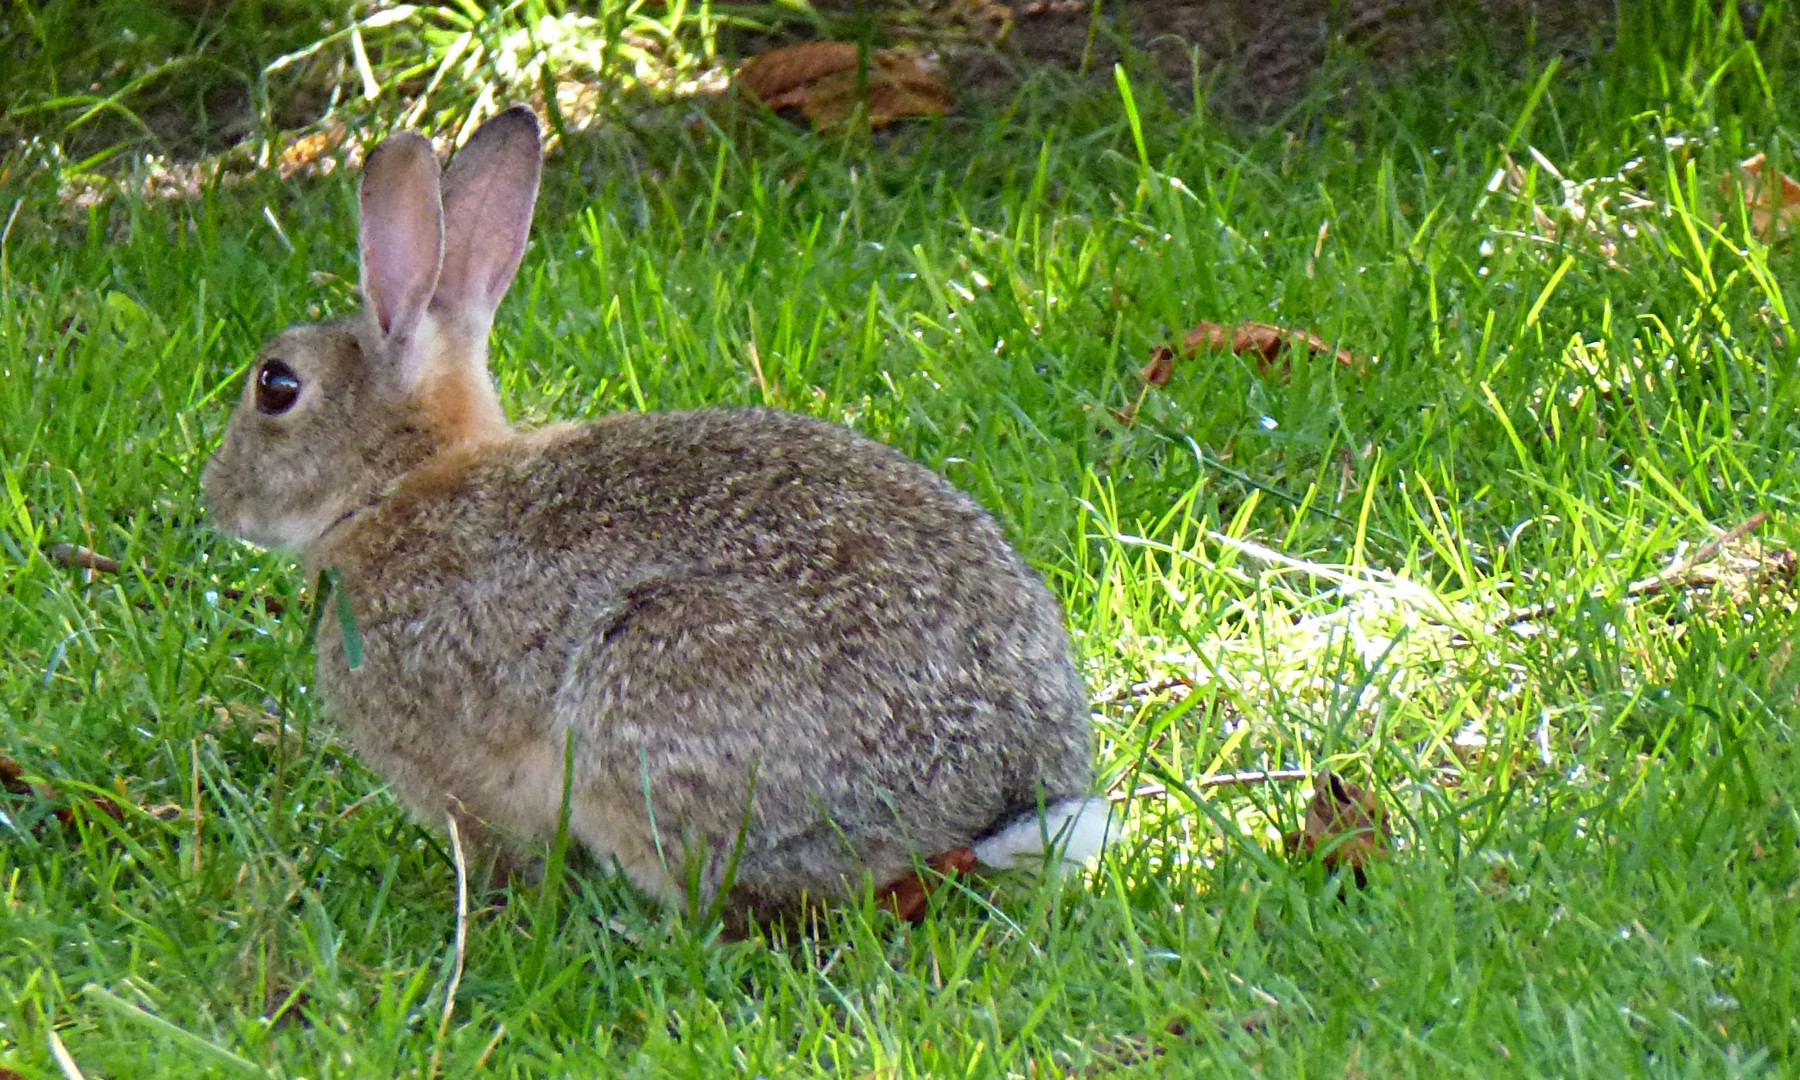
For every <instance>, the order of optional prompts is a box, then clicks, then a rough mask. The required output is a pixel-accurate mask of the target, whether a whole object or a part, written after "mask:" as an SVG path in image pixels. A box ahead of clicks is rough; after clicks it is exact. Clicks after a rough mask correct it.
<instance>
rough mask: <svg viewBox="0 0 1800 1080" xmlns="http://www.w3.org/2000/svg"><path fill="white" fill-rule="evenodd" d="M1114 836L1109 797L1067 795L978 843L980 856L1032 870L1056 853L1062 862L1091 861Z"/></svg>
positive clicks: (986, 861)
mask: <svg viewBox="0 0 1800 1080" xmlns="http://www.w3.org/2000/svg"><path fill="white" fill-rule="evenodd" d="M1113 838H1114V832H1113V825H1112V807H1111V805H1110V804H1109V803H1108V802H1107V800H1106V798H1105V797H1104V796H1100V795H1092V796H1088V797H1087V798H1079V799H1062V800H1060V801H1057V802H1053V803H1051V804H1050V805H1048V806H1046V807H1044V808H1043V810H1042V811H1041V812H1039V811H1033V812H1031V813H1029V814H1025V815H1023V816H1021V817H1019V818H1016V819H1014V820H1013V821H1010V822H1008V823H1007V824H1005V825H1002V826H1001V827H1000V828H999V829H997V830H995V831H994V832H992V833H989V834H988V835H987V836H984V837H982V838H981V839H980V840H977V841H975V844H974V846H973V849H974V852H975V858H976V859H977V860H978V861H980V862H981V863H983V864H984V865H987V866H992V867H996V868H1000V869H1013V868H1017V869H1033V868H1037V867H1041V866H1042V865H1043V864H1044V861H1045V857H1046V856H1047V855H1051V854H1054V855H1055V856H1056V858H1057V861H1058V862H1060V863H1062V864H1063V865H1076V866H1079V865H1080V864H1082V863H1085V862H1087V861H1088V860H1089V859H1091V858H1093V857H1094V856H1096V855H1098V854H1100V850H1101V849H1102V848H1104V847H1105V846H1106V845H1107V843H1108V842H1109V841H1110V840H1112V839H1113Z"/></svg>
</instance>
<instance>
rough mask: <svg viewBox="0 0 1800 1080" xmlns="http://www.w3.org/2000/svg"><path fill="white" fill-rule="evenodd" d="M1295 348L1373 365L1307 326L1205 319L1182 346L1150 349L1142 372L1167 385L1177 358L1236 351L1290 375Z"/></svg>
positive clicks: (1268, 371)
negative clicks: (1290, 358)
mask: <svg viewBox="0 0 1800 1080" xmlns="http://www.w3.org/2000/svg"><path fill="white" fill-rule="evenodd" d="M1294 349H1304V350H1306V352H1307V353H1308V354H1309V355H1315V356H1316V355H1319V354H1324V355H1327V356H1331V357H1333V358H1334V359H1336V360H1337V362H1338V363H1339V364H1340V365H1341V366H1343V367H1346V368H1349V369H1350V370H1351V371H1354V372H1356V373H1357V374H1358V375H1361V374H1364V373H1366V372H1367V371H1368V369H1369V365H1368V361H1367V360H1365V359H1364V358H1362V357H1360V356H1357V355H1356V354H1355V353H1353V352H1351V351H1350V350H1349V349H1338V348H1333V347H1332V346H1331V344H1330V343H1329V342H1327V341H1326V340H1325V339H1324V338H1322V337H1320V336H1319V335H1317V334H1314V333H1311V332H1309V331H1306V330H1288V329H1285V328H1283V327H1280V326H1273V325H1271V324H1269V323H1261V322H1244V323H1239V324H1238V325H1236V326H1224V325H1222V324H1220V323H1215V322H1201V323H1200V324H1199V325H1198V326H1195V327H1194V328H1193V329H1192V330H1189V331H1188V332H1187V334H1186V335H1185V336H1184V337H1183V338H1182V340H1181V344H1180V345H1179V346H1174V345H1158V346H1157V347H1156V348H1154V349H1152V350H1150V362H1149V363H1148V364H1146V365H1144V370H1143V371H1142V372H1141V373H1140V374H1142V376H1143V378H1144V381H1145V382H1147V383H1149V384H1150V385H1151V386H1165V385H1167V384H1168V382H1169V380H1170V379H1171V378H1173V377H1174V375H1175V361H1176V360H1177V359H1182V360H1186V359H1191V358H1193V357H1194V356H1197V355H1199V354H1200V353H1201V352H1209V353H1213V352H1233V353H1237V354H1238V355H1240V356H1243V355H1248V356H1251V357H1252V358H1254V359H1255V361H1256V366H1257V369H1258V370H1260V371H1261V372H1262V373H1263V374H1264V375H1266V376H1271V377H1276V378H1286V377H1287V376H1288V374H1289V367H1288V360H1287V356H1288V353H1289V352H1291V351H1292V350H1294Z"/></svg>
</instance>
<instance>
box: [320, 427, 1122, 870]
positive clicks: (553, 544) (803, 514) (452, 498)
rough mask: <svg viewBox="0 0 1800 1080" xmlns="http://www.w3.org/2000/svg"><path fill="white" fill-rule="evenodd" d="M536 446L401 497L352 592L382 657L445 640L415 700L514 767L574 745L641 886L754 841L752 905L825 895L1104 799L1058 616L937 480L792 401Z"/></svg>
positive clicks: (748, 862) (587, 833) (451, 472)
mask: <svg viewBox="0 0 1800 1080" xmlns="http://www.w3.org/2000/svg"><path fill="white" fill-rule="evenodd" d="M531 438H535V439H537V440H538V442H539V445H538V448H537V451H536V452H535V453H532V454H529V455H521V454H518V453H517V452H516V451H515V452H512V453H500V454H495V455H494V456H493V457H492V459H491V460H482V459H481V458H480V457H479V456H477V457H476V458H475V459H474V460H471V461H469V462H467V463H466V465H464V466H460V467H455V468H447V469H445V470H444V471H443V474H442V475H433V474H432V473H431V471H430V469H429V467H428V468H427V469H426V470H422V471H421V473H420V474H419V475H417V476H414V477H409V478H408V480H407V481H405V482H403V483H402V484H401V485H400V486H399V488H398V489H397V490H396V491H395V492H394V493H393V495H391V496H390V497H389V498H388V499H387V500H386V502H385V503H384V504H383V505H382V507H381V508H380V512H379V516H380V518H381V519H382V520H381V521H380V523H379V524H378V525H374V527H372V528H370V529H368V530H366V533H367V536H368V538H369V541H370V542H369V543H368V544H367V545H361V546H360V547H361V551H360V555H361V557H360V558H359V559H353V560H351V561H354V562H357V563H358V565H357V567H356V570H355V573H354V574H347V577H364V576H366V583H365V586H364V588H363V590H362V591H363V594H364V595H365V596H366V597H368V598H369V599H368V600H367V601H366V602H365V603H366V606H368V607H370V608H371V611H370V615H369V621H370V622H371V624H372V629H371V630H370V632H369V633H368V636H369V637H370V638H371V639H372V640H371V644H370V655H371V659H372V660H374V659H375V655H376V653H377V652H378V651H379V649H380V647H381V643H382V642H381V639H382V638H383V637H384V635H385V634H386V633H389V632H398V633H400V634H403V635H407V636H411V637H414V638H416V637H418V636H419V635H426V636H429V637H431V638H432V639H433V640H432V641H431V643H430V646H429V648H426V649H423V650H421V649H416V648H404V647H403V648H401V649H399V650H397V651H396V653H395V654H394V655H396V656H398V655H399V654H400V653H405V654H406V655H408V656H409V657H412V658H413V659H412V660H411V661H409V662H410V663H412V664H413V665H414V667H413V669H412V670H410V671H408V672H406V675H408V676H410V681H411V682H413V683H414V684H415V685H416V688H417V690H418V692H419V693H423V694H431V693H437V694H440V695H443V696H444V697H445V698H446V699H454V700H453V701H452V700H446V701H445V703H444V707H445V708H462V709H465V710H466V709H471V708H473V709H477V710H486V711H487V713H488V714H489V715H491V717H492V718H493V719H492V720H491V721H490V722H491V723H495V724H497V725H500V726H501V727H510V728H514V729H516V731H511V732H507V731H494V732H492V733H491V734H490V738H491V740H492V742H493V743H494V744H495V745H496V746H499V747H504V746H507V745H513V744H515V743H516V744H518V745H532V746H541V745H543V744H544V743H545V738H544V736H545V731H544V730H543V728H542V726H541V725H542V724H544V723H545V721H546V719H547V720H548V721H549V723H550V724H551V725H552V726H553V728H554V732H566V733H567V737H568V738H569V739H570V740H571V741H572V745H573V746H574V750H575V755H576V757H575V762H574V765H575V768H576V771H577V774H578V776H577V783H576V785H575V790H574V794H573V798H574V800H575V804H574V812H573V814H572V828H573V829H574V830H575V831H576V833H577V835H579V836H581V838H582V839H584V840H586V841H587V842H588V843H589V844H590V846H592V847H595V848H597V849H599V850H601V851H602V852H603V853H608V852H609V853H611V854H613V855H615V856H617V857H618V858H619V860H620V861H621V862H622V863H623V864H624V865H625V866H626V867H627V869H633V868H634V864H643V865H642V866H640V867H638V870H639V871H640V872H635V873H634V874H633V876H634V877H637V878H638V879H639V880H640V882H646V883H648V881H647V879H653V878H655V876H656V871H655V870H654V867H653V866H651V864H653V863H655V862H658V861H660V860H662V859H664V858H666V856H667V852H666V850H662V848H661V847H660V846H658V845H657V844H655V843H648V844H647V843H646V842H645V839H644V838H645V837H650V838H651V840H652V841H655V840H656V834H658V833H661V832H668V833H671V834H680V835H683V836H686V837H687V840H685V841H683V842H684V843H687V844H689V845H690V847H695V846H698V847H704V848H705V849H706V850H707V852H708V853H709V854H708V855H707V856H706V857H705V858H704V859H703V860H702V865H703V869H704V870H705V872H706V874H707V875H708V876H709V877H717V876H718V875H720V874H722V873H724V871H725V867H724V865H723V863H722V862H721V861H720V860H719V859H718V858H715V857H713V856H716V855H720V854H730V853H731V849H732V848H733V847H734V846H736V845H737V843H738V842H737V841H736V840H735V839H734V836H735V833H736V832H738V831H743V832H744V833H745V840H744V842H743V844H742V850H741V851H740V852H738V854H737V866H736V867H735V879H734V880H735V881H736V882H737V884H738V886H739V888H740V891H742V892H744V893H745V894H746V895H749V896H751V897H756V898H763V899H768V900H770V901H771V902H777V901H779V900H781V899H783V898H785V897H788V896H791V895H793V894H795V893H797V892H798V891H801V890H806V891H810V892H813V893H815V894H817V893H819V892H829V891H832V889H833V884H834V883H837V882H841V880H842V879H843V878H844V877H845V876H853V875H854V873H855V871H856V870H858V869H868V870H870V871H872V872H874V873H875V874H876V875H877V876H878V877H880V876H882V875H895V874H898V873H899V872H901V871H903V870H904V869H905V868H906V866H907V865H908V863H909V860H910V859H911V858H912V857H913V856H914V855H918V854H929V853H931V852H933V851H937V850H944V849H948V848H951V847H955V846H960V845H962V844H966V843H968V842H969V840H970V839H972V838H973V837H975V836H976V835H979V834H980V833H982V832H983V831H985V830H987V829H989V828H991V827H993V826H994V825H995V824H997V823H998V822H999V821H1001V820H1002V819H1004V818H1005V817H1006V816H1008V815H1009V814H1015V813H1018V812H1021V811H1026V810H1030V809H1032V808H1033V807H1035V806H1037V805H1038V803H1039V800H1049V799H1055V798H1058V797H1064V796H1070V795H1080V794H1085V793H1086V791H1087V789H1088V785H1089V784H1090V783H1091V780H1092V774H1091V769H1092V766H1091V761H1092V746H1091V735H1090V725H1089V720H1088V711H1087V701H1086V693H1085V689H1084V688H1083V686H1082V683H1081V680H1080V678H1079V676H1078V675H1077V674H1076V672H1075V669H1074V666H1073V663H1072V661H1071V657H1070V651H1069V645H1068V640H1067V637H1066V634H1065V632H1064V630H1063V627H1062V624H1061V618H1060V612H1059V609H1058V607H1057V605H1056V603H1055V601H1054V599H1053V598H1052V597H1051V595H1050V593H1049V591H1048V590H1047V589H1046V588H1045V587H1044V585H1043V584H1042V582H1041V581H1040V580H1039V579H1038V578H1037V576H1036V575H1035V573H1033V571H1032V570H1031V569H1030V568H1029V567H1028V566H1027V565H1026V564H1025V563H1024V561H1023V560H1022V559H1021V558H1020V557H1019V556H1018V555H1017V554H1016V553H1015V552H1014V550H1013V549H1012V548H1011V547H1010V546H1009V545H1008V544H1007V543H1006V541H1005V539H1004V537H1003V535H1002V533H1001V532H1000V530H999V528H998V526H997V525H996V524H995V523H994V522H993V520H992V519H991V518H990V517H989V516H988V515H987V514H986V512H985V511H983V510H982V509H981V508H980V507H979V506H977V505H976V504H975V502H974V501H973V500H971V499H970V498H968V497H967V496H966V495H963V494H962V493H961V492H958V491H957V490H956V489H955V488H954V487H952V486H951V485H950V484H949V483H948V482H946V481H945V480H944V479H943V478H941V477H939V476H938V475H937V474H935V473H933V472H932V471H930V470H929V469H926V468H925V467H923V466H921V465H919V464H917V463H915V462H913V461H911V460H909V459H907V458H906V457H904V456H903V455H901V454H900V453H898V452H897V451H894V450H892V449H890V448H888V447H886V446H883V445H881V444H879V443H875V442H873V441H871V440H868V439H865V438H863V437H861V436H858V435H856V434H854V433H853V432H851V431H849V430H848V429H846V428H843V427H840V426H836V425H832V424H828V423H825V422H822V421H818V420H813V419H810V418H806V417H802V416H799V415H796V414H791V413H785V412H779V411H773V410H760V409H742V410H733V409H712V410H701V411H696V412H685V413H649V414H622V415H616V416H611V417H608V418H605V419H602V420H600V421H598V422H596V423H594V424H592V425H590V426H587V427H583V428H574V429H563V430H561V431H558V432H545V433H540V434H539V435H536V436H531ZM372 524H373V523H372ZM352 588H353V589H354V588H356V585H355V584H354V583H352ZM359 614H360V611H359ZM325 655H326V654H325V653H324V652H322V654H321V656H322V663H323V662H325V661H324V659H323V658H324V657H325ZM433 656H437V657H442V658H444V662H443V663H442V664H441V665H440V666H439V670H432V667H433V662H432V660H431V659H430V658H431V657H433ZM496 657H497V658H498V659H493V658H496ZM332 662H333V663H338V664H341V656H338V655H337V654H336V652H335V650H334V651H333V652H332ZM403 681H404V680H403ZM496 695H497V697H496ZM490 698H493V699H494V700H493V701H492V703H491V704H490V703H488V702H489V699H490ZM471 703H476V704H473V705H472V704H471ZM369 705H370V707H371V708H376V707H378V706H376V704H375V703H373V702H371V703H369ZM471 722H480V718H471ZM534 728H535V729H536V730H533V729H534ZM554 732H553V733H554ZM432 737H433V736H432V734H431V733H420V734H417V735H415V736H414V738H415V740H424V741H429V740H430V739H431V738H432ZM554 744H555V745H561V742H560V740H557V741H556V742H555V743H554ZM414 752H417V749H416V748H415V751H414ZM376 756H378V757H379V756H382V755H381V754H380V753H379V751H377V754H376ZM388 756H389V757H390V759H391V758H392V756H393V755H391V754H390V755H388ZM401 756H404V752H403V753H402V755H401ZM459 756H461V755H459ZM494 756H495V755H494V753H490V754H489V755H488V757H489V759H490V760H492V758H493V757H494ZM539 764H540V765H541V762H540V763H539ZM384 771H389V772H390V774H392V773H394V772H395V771H396V770H394V769H388V770H384ZM399 771H404V770H403V768H402V769H401V770H399ZM441 773H442V769H437V770H433V771H432V772H431V774H432V775H433V777H434V778H435V777H437V776H439V775H441ZM478 782H479V778H478V777H474V776H471V777H468V778H467V779H466V780H465V781H464V786H466V787H469V788H471V789H472V788H473V787H474V786H476V785H477V784H478ZM500 794H501V795H502V796H503V795H504V792H502V793H500ZM478 801H480V800H478ZM489 801H491V800H489ZM584 823H585V830H584ZM538 827H540V828H541V821H540V822H539V823H538ZM721 849H722V850H721ZM716 883H717V882H715V881H708V882H706V884H709V885H710V884H716Z"/></svg>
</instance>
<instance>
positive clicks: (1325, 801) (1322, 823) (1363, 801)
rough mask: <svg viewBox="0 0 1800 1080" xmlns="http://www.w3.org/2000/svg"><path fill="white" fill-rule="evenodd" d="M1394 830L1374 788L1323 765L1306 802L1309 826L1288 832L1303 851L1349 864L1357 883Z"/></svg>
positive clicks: (1290, 844)
mask: <svg viewBox="0 0 1800 1080" xmlns="http://www.w3.org/2000/svg"><path fill="white" fill-rule="evenodd" d="M1393 835H1394V830H1393V827H1392V826H1391V825H1389V824H1388V817H1387V808H1386V807H1384V806H1382V805H1381V800H1379V799H1377V798H1376V797H1375V793H1374V792H1373V791H1364V790H1363V789H1362V788H1361V787H1359V786H1357V785H1356V784H1352V783H1351V782H1350V781H1348V780H1346V779H1344V778H1343V777H1341V776H1339V775H1338V774H1337V773H1334V772H1332V771H1331V770H1330V769H1320V770H1319V775H1318V777H1317V778H1316V779H1315V780H1314V781H1313V797H1312V801H1311V802H1309V803H1307V804H1306V827H1305V828H1304V829H1301V830H1299V831H1298V832H1295V833H1289V834H1288V836H1287V838H1286V839H1287V842H1288V848H1289V850H1291V851H1297V852H1299V853H1300V854H1303V855H1311V854H1312V853H1313V852H1315V851H1317V852H1320V853H1321V855H1322V857H1323V858H1324V860H1325V865H1326V866H1328V867H1331V868H1332V869H1334V870H1336V869H1338V868H1340V867H1344V866H1348V867H1350V869H1351V870H1352V871H1354V872H1355V875H1356V885H1357V887H1358V888H1361V887H1362V886H1363V885H1364V884H1365V879H1364V877H1363V869H1362V868H1363V866H1364V865H1365V864H1367V863H1368V861H1369V860H1370V859H1374V858H1380V857H1382V856H1384V855H1386V854H1387V850H1388V840H1389V839H1390V838H1391V837H1392V836H1393Z"/></svg>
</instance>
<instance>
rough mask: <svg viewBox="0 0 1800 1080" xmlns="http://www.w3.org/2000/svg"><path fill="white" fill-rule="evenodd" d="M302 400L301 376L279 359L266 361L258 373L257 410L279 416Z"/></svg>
mask: <svg viewBox="0 0 1800 1080" xmlns="http://www.w3.org/2000/svg"><path fill="white" fill-rule="evenodd" d="M298 400H300V376H298V375H296V374H294V369H293V368H291V367H288V366H287V365H286V364H284V363H282V362H281V361H279V360H269V361H266V362H264V364H263V366H262V369H261V370H259V371H258V372H257V373H256V410H257V411H258V412H262V413H267V414H268V415H270V416H279V415H281V414H282V413H284V412H287V411H288V410H289V409H291V408H293V407H294V402H296V401H298Z"/></svg>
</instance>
